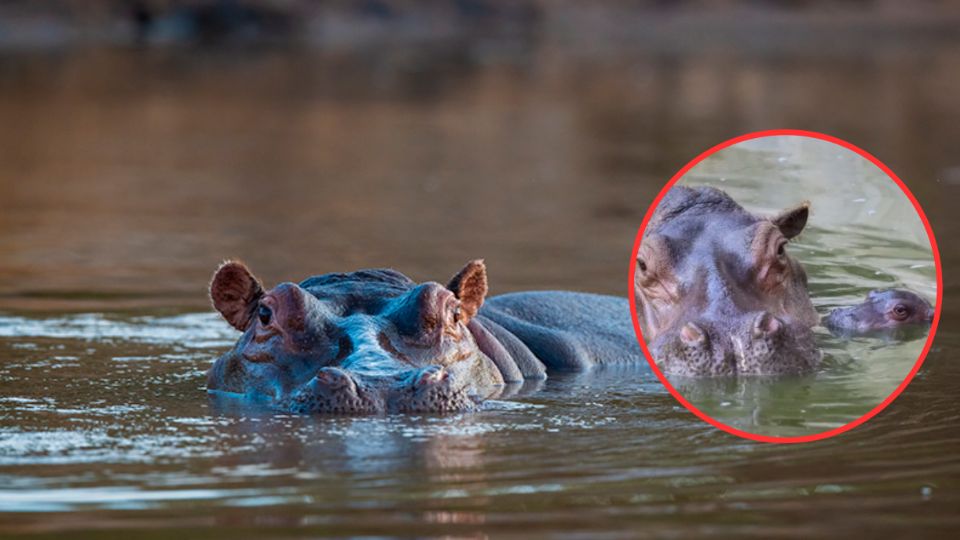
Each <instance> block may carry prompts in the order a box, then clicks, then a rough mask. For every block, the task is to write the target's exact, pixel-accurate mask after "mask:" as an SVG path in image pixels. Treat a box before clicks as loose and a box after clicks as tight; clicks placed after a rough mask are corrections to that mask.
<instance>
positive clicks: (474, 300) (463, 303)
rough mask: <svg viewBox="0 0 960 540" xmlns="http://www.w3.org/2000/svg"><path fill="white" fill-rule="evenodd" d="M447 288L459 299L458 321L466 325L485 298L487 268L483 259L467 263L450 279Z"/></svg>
mask: <svg viewBox="0 0 960 540" xmlns="http://www.w3.org/2000/svg"><path fill="white" fill-rule="evenodd" d="M447 288H448V289H450V290H451V291H453V294H455V295H456V296H457V298H459V299H460V320H461V321H463V323H464V324H467V323H468V322H470V319H472V318H473V317H474V316H475V315H476V314H477V312H478V311H480V306H482V305H483V299H484V297H486V296H487V267H486V265H484V264H483V259H476V260H473V261H470V262H468V263H467V265H466V266H464V267H463V269H461V270H460V271H459V272H457V275H455V276H453V278H452V279H450V283H448V284H447Z"/></svg>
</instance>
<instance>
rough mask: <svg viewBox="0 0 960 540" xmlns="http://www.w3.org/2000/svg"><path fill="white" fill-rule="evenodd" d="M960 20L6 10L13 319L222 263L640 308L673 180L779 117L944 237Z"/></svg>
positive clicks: (399, 4) (127, 301)
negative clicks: (383, 275) (880, 175)
mask: <svg viewBox="0 0 960 540" xmlns="http://www.w3.org/2000/svg"><path fill="white" fill-rule="evenodd" d="M958 30H960V6H958V5H957V4H955V3H951V2H943V1H932V0H924V1H918V2H910V3H909V4H908V3H904V2H895V1H889V0H859V1H851V2H843V3H842V6H835V5H834V4H833V3H831V2H823V1H817V0H807V1H804V0H726V1H722V2H706V1H694V0H688V1H677V2H665V1H652V0H651V1H610V2H603V3H590V4H589V5H587V3H584V2H576V1H546V0H543V1H537V0H518V1H510V2H494V1H490V0H425V1H403V0H398V1H388V0H365V1H357V2H346V1H318V0H317V1H306V0H302V1H297V0H275V1H262V2H248V1H240V0H208V1H200V0H194V1H172V0H171V1H159V0H158V1H136V2H134V1H131V2H123V1H93V0H75V1H70V0H63V1H49V2H35V1H5V2H2V3H0V120H2V122H0V308H2V307H7V308H11V309H31V310H33V309H42V310H60V309H80V310H83V309H101V308H103V307H107V308H110V309H126V308H140V307H144V306H172V307H177V308H190V309H203V308H204V306H205V305H206V294H205V288H206V284H207V280H208V279H209V276H210V274H211V272H212V271H213V269H214V268H215V267H216V265H217V264H218V263H219V262H220V261H221V260H222V259H223V258H226V257H240V258H242V259H244V260H245V261H246V262H247V263H248V264H250V265H251V266H252V267H253V269H254V270H255V271H257V272H258V273H259V274H260V276H261V277H262V278H264V280H265V281H267V282H268V283H273V282H276V281H281V280H299V279H301V278H303V277H306V276H307V275H310V274H315V273H323V272H329V271H344V270H352V269H355V268H358V267H370V266H393V267H395V268H398V269H400V270H402V271H404V272H406V273H408V274H409V275H411V276H412V277H414V278H415V279H418V280H425V279H434V280H443V279H445V278H446V277H448V276H449V275H450V274H452V273H453V272H454V271H456V270H457V269H458V268H459V267H460V265H461V264H462V263H463V262H464V261H465V260H467V259H470V258H476V257H484V258H486V259H487V262H488V265H489V267H490V274H491V286H492V291H493V292H494V293H499V292H506V291H510V290H516V289H526V288H567V289H577V290H588V291H596V292H603V293H613V294H626V292H627V291H628V287H627V269H628V267H629V251H630V247H631V246H632V242H633V237H634V234H635V232H636V228H637V226H638V225H639V223H640V221H641V219H642V217H643V214H644V212H645V210H646V208H647V205H648V204H649V203H650V202H651V200H652V199H653V197H654V195H655V194H656V193H657V191H658V190H659V189H660V188H661V186H662V185H663V184H664V183H665V182H666V181H667V179H669V178H670V176H671V175H673V174H674V173H675V172H676V171H677V170H678V169H679V168H680V167H681V166H683V165H684V164H685V163H686V162H687V161H688V160H689V159H691V158H693V157H694V156H696V155H697V154H699V153H700V152H702V151H703V150H705V149H707V148H709V147H710V146H712V145H714V144H716V143H719V142H721V141H723V140H724V139H727V138H729V137H732V136H736V135H739V134H742V133H744V132H748V131H752V130H759V129H768V128H781V127H790V128H804V129H812V130H818V131H822V132H825V133H828V134H831V135H834V136H838V137H841V138H844V139H846V140H849V141H851V142H853V143H855V144H857V145H859V146H861V147H863V148H865V149H866V150H868V151H870V152H872V153H874V154H876V155H877V156H879V157H880V158H881V159H882V160H884V161H885V162H886V163H887V164H888V165H889V166H891V167H892V168H893V170H894V171H896V172H897V173H899V174H900V175H901V176H902V177H903V179H904V180H905V181H906V183H907V184H908V185H909V186H910V187H911V188H912V189H913V191H914V192H915V193H916V194H917V196H918V197H919V199H920V202H921V203H922V204H923V205H924V206H925V208H927V211H928V213H930V214H931V216H932V217H933V218H934V227H935V229H936V230H937V232H939V233H940V234H941V237H942V238H944V239H949V238H951V237H955V236H956V234H957V233H958V230H957V227H958V226H960V221H958V220H960V218H958V217H957V216H956V215H955V214H952V213H948V212H949V210H950V205H949V203H948V201H949V200H950V199H951V198H953V197H954V196H955V195H956V194H957V191H958V190H960V156H958V153H957V150H956V149H957V143H958V141H960V130H958V128H957V126H958V125H960V101H958V100H957V99H956V96H957V95H958V94H960V31H958ZM945 256H946V259H947V262H948V264H950V262H951V261H952V255H951V250H946V251H945ZM949 276H950V273H949V272H948V273H947V279H948V290H949V287H950V286H952V283H953V282H952V281H950V277H949Z"/></svg>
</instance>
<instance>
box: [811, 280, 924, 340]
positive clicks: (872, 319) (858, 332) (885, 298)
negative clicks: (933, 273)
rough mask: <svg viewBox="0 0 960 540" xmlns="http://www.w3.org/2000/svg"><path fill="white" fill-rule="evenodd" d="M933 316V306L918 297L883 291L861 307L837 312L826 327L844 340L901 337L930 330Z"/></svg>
mask: <svg viewBox="0 0 960 540" xmlns="http://www.w3.org/2000/svg"><path fill="white" fill-rule="evenodd" d="M933 314H934V310H933V306H931V305H930V303H929V302H927V301H926V300H925V299H924V298H923V297H921V296H920V295H918V294H916V293H913V292H911V291H907V290H903V289H881V290H876V291H870V293H869V294H867V299H866V300H865V301H864V302H863V303H862V304H858V305H856V306H850V307H841V308H837V309H834V310H833V311H831V312H830V314H829V315H827V317H826V318H825V319H824V320H823V325H824V326H825V327H827V329H828V330H830V331H831V332H833V333H834V334H837V335H843V336H862V335H870V334H874V335H876V334H900V333H901V332H903V331H907V330H917V329H924V328H927V327H929V326H930V323H931V322H932V321H933Z"/></svg>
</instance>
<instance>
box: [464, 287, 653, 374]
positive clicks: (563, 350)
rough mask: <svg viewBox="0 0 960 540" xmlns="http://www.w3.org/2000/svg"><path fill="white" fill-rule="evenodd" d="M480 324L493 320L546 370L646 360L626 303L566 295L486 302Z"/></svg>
mask: <svg viewBox="0 0 960 540" xmlns="http://www.w3.org/2000/svg"><path fill="white" fill-rule="evenodd" d="M480 315H481V322H485V323H486V322H487V321H492V322H493V323H494V324H495V325H498V326H500V327H502V328H503V329H505V330H507V331H508V332H510V333H511V334H513V335H514V336H516V337H517V338H519V340H520V341H522V342H523V344H524V345H526V346H527V347H528V348H529V350H530V351H531V352H532V353H533V354H534V355H535V356H536V358H537V359H538V360H539V361H540V362H542V363H543V365H544V366H545V367H546V368H547V369H549V370H558V371H577V370H583V369H587V368H589V367H591V366H593V365H598V364H616V363H637V362H644V358H643V356H642V355H641V354H640V349H639V347H638V346H637V341H636V337H635V334H634V332H633V326H632V324H631V322H630V306H629V303H628V302H627V300H626V299H623V298H617V297H613V296H605V295H599V294H589V293H577V292H567V291H534V292H518V293H510V294H504V295H500V296H495V297H492V298H489V299H488V300H487V302H486V303H485V304H484V306H483V308H482V309H481V310H480Z"/></svg>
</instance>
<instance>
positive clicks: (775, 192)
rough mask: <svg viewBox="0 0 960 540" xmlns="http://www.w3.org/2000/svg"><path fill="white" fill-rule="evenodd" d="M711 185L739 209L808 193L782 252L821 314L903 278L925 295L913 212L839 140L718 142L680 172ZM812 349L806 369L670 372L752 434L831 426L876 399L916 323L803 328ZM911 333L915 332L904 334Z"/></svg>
mask: <svg viewBox="0 0 960 540" xmlns="http://www.w3.org/2000/svg"><path fill="white" fill-rule="evenodd" d="M680 182H681V183H682V184H686V185H707V186H713V187H716V188H718V189H722V190H724V191H726V192H727V193H729V194H730V195H731V196H732V197H733V198H734V199H735V200H737V201H738V202H739V203H740V204H741V205H743V206H744V207H746V208H747V209H749V210H751V211H753V212H756V213H759V214H763V215H774V214H776V213H778V212H779V211H781V210H783V209H786V208H790V207H793V206H795V205H797V204H799V203H801V202H803V201H809V202H810V205H811V215H810V218H809V220H808V221H807V227H806V228H805V229H804V231H803V233H802V234H801V235H800V236H799V237H797V238H795V239H793V240H791V242H790V245H789V247H788V249H789V252H790V254H791V255H792V256H793V257H795V258H796V259H797V260H799V261H800V263H801V264H803V266H804V268H805V269H806V271H807V277H808V280H809V290H810V297H811V300H812V301H813V304H814V307H815V308H816V309H817V312H818V313H820V314H821V316H826V315H827V314H828V313H829V312H830V310H832V309H834V308H836V307H841V306H852V305H855V304H859V303H861V302H863V301H864V300H865V299H866V295H867V293H868V292H869V291H871V290H876V289H884V288H901V289H909V290H912V291H914V292H916V293H918V294H920V295H921V296H923V297H925V298H926V299H927V300H928V301H929V302H930V303H931V304H933V303H935V300H936V296H937V279H936V267H935V264H934V260H933V252H932V249H931V246H930V241H929V239H928V238H927V234H926V231H925V229H924V226H923V222H922V221H921V220H920V218H919V216H918V214H917V212H916V210H915V209H914V207H913V205H912V203H911V202H910V200H909V199H908V198H907V196H906V195H905V194H904V193H903V192H902V191H901V190H900V188H899V187H898V186H897V185H896V184H895V183H894V181H893V180H892V179H890V178H889V177H887V175H886V174H885V173H884V172H883V171H882V170H881V169H880V168H878V167H877V166H876V165H874V164H873V163H871V162H870V161H869V160H867V159H866V158H863V157H862V156H860V155H858V154H856V153H854V152H852V151H850V150H847V149H845V148H843V147H841V146H839V145H836V144H833V143H829V142H826V141H821V140H818V139H810V138H804V137H789V136H788V137H771V138H764V139H755V140H752V141H746V142H744V143H741V144H737V145H734V146H732V147H728V148H726V149H724V150H722V151H720V152H718V153H716V154H713V155H711V156H710V157H708V158H707V159H705V160H703V161H702V162H700V163H698V164H697V165H696V166H695V167H693V168H692V169H691V170H690V171H689V172H688V173H687V174H685V175H684V177H683V178H682V179H681V181H680ZM815 334H816V338H817V343H818V345H819V346H820V348H821V349H822V350H823V353H824V361H823V363H822V364H821V366H820V369H819V370H818V371H817V373H815V374H814V375H812V376H809V377H800V378H796V377H787V378H752V379H744V380H736V381H734V380H691V379H688V378H678V379H677V380H676V381H674V382H675V385H676V387H677V389H678V390H679V391H680V393H681V394H683V395H684V397H686V398H687V399H688V400H690V401H691V402H692V403H693V404H694V405H695V406H696V407H697V408H698V409H700V410H702V411H703V412H705V413H707V414H708V415H710V416H711V417H713V418H715V419H717V420H720V421H721V422H723V423H725V424H728V425H730V426H733V427H736V428H738V429H742V430H745V431H748V432H750V433H757V434H761V435H769V436H778V437H788V436H800V435H810V434H814V433H820V432H823V431H828V430H830V429H833V428H837V427H841V426H843V425H846V424H847V423H849V422H852V421H854V420H856V419H858V418H859V417H861V416H862V415H864V414H866V413H867V412H868V411H870V410H872V409H873V408H874V407H876V406H877V405H879V404H880V403H882V402H883V401H884V400H885V399H886V398H887V397H888V396H889V395H890V394H891V393H892V392H893V391H894V390H895V389H896V388H897V387H898V386H900V385H901V384H902V383H903V381H904V380H905V379H906V377H907V376H908V374H909V373H910V371H911V370H912V369H913V367H914V365H915V364H916V363H917V361H918V359H919V357H920V354H921V352H922V350H923V346H924V344H925V343H926V339H925V338H926V334H925V333H920V332H914V333H911V335H910V336H909V337H910V338H912V339H909V340H903V341H900V340H894V339H891V338H890V337H856V338H838V337H834V336H832V335H831V334H830V332H828V331H827V330H826V329H825V328H822V327H818V328H816V329H815ZM913 334H916V335H913Z"/></svg>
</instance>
